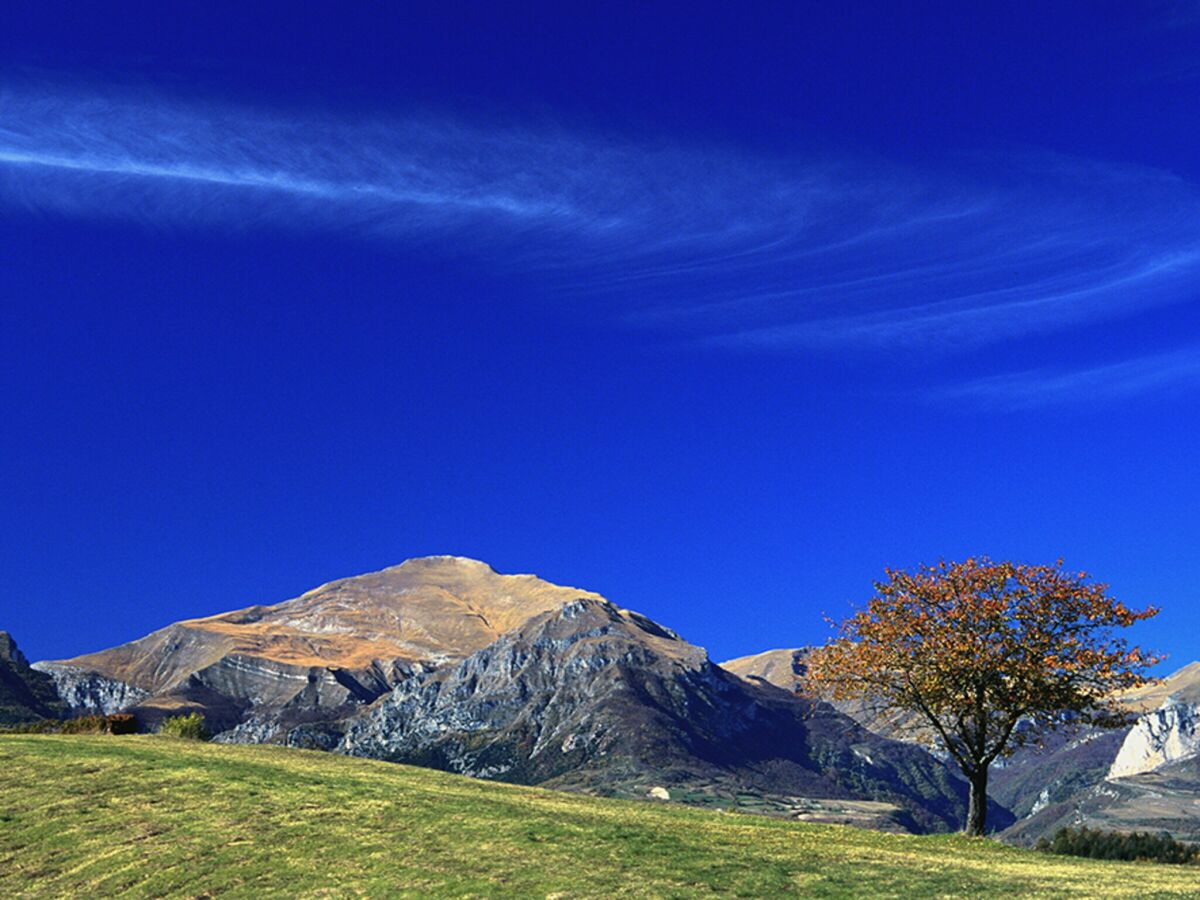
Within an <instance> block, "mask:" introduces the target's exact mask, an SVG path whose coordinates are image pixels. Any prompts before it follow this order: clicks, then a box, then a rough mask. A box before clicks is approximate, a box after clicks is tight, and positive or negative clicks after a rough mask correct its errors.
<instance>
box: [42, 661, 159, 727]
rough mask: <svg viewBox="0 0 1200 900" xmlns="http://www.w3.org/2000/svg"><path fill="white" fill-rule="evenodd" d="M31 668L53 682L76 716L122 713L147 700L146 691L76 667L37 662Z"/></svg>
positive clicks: (59, 694)
mask: <svg viewBox="0 0 1200 900" xmlns="http://www.w3.org/2000/svg"><path fill="white" fill-rule="evenodd" d="M33 668H34V669H36V670H37V671H38V672H42V673H44V674H45V675H47V676H48V677H49V678H50V679H51V680H52V681H53V683H54V687H55V690H56V691H57V693H58V696H59V697H61V698H62V701H63V702H64V703H65V704H66V705H67V707H68V708H69V709H70V711H71V712H72V713H75V714H77V715H78V714H85V713H96V714H100V715H110V714H112V713H118V712H125V711H126V710H128V709H129V708H130V707H132V706H134V705H136V704H137V703H138V701H140V700H142V699H143V698H144V697H146V692H145V691H142V690H139V689H138V688H135V687H134V686H133V685H130V684H126V683H125V682H123V681H117V680H115V679H112V678H106V677H105V676H103V675H100V674H99V673H97V672H89V671H87V670H86V669H81V668H79V667H77V666H68V665H62V664H59V663H52V662H38V663H34V664H33Z"/></svg>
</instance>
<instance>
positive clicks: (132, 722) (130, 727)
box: [108, 713, 138, 734]
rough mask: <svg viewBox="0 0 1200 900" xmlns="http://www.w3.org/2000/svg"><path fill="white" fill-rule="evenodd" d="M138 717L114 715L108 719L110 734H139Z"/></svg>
mask: <svg viewBox="0 0 1200 900" xmlns="http://www.w3.org/2000/svg"><path fill="white" fill-rule="evenodd" d="M137 730H138V721H137V716H135V715H133V714H132V713H113V714H112V715H110V716H109V717H108V733H109V734H137Z"/></svg>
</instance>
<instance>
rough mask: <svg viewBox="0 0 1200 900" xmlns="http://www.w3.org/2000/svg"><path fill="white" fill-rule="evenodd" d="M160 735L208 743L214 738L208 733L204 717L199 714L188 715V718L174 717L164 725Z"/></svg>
mask: <svg viewBox="0 0 1200 900" xmlns="http://www.w3.org/2000/svg"><path fill="white" fill-rule="evenodd" d="M159 733H160V734H165V735H168V736H170V737H177V738H187V739H188V740H192V741H207V740H208V739H209V738H210V737H212V735H211V734H209V733H208V726H207V724H205V722H204V716H202V715H200V713H198V712H194V713H188V714H187V715H186V716H172V717H171V718H169V719H167V720H166V721H165V722H163V723H162V727H161V728H159Z"/></svg>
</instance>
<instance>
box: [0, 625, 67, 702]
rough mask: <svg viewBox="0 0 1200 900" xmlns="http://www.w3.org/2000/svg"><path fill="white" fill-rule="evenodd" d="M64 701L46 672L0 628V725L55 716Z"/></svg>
mask: <svg viewBox="0 0 1200 900" xmlns="http://www.w3.org/2000/svg"><path fill="white" fill-rule="evenodd" d="M63 712H64V704H63V703H62V702H61V701H60V700H59V698H58V693H57V691H55V689H54V682H53V680H52V679H51V678H50V677H49V676H48V675H44V674H42V673H41V672H37V671H35V670H34V669H32V668H30V666H29V661H28V660H27V659H25V655H24V654H23V653H21V651H20V649H19V648H18V647H17V642H16V641H14V640H13V638H12V635H10V634H9V633H8V632H7V631H0V725H17V724H20V723H22V722H36V721H38V720H39V719H57V718H58V717H59V716H61V715H62V714H63Z"/></svg>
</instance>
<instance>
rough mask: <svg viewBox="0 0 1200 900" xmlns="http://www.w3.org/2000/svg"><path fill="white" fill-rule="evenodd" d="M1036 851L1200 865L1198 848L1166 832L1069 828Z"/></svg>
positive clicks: (1039, 846)
mask: <svg viewBox="0 0 1200 900" xmlns="http://www.w3.org/2000/svg"><path fill="white" fill-rule="evenodd" d="M1037 849H1038V850H1041V851H1043V852H1046V853H1062V854H1065V855H1067V856H1086V857H1088V858H1090V859H1126V860H1131V859H1138V860H1145V861H1148V862H1160V863H1198V862H1200V847H1195V846H1192V845H1190V844H1184V843H1181V842H1180V841H1176V840H1174V839H1172V837H1171V835H1169V834H1167V833H1166V832H1163V833H1162V834H1157V835H1155V834H1150V833H1149V832H1141V831H1134V832H1132V833H1126V832H1119V831H1100V830H1098V829H1097V830H1093V829H1091V828H1088V827H1086V826H1084V827H1083V828H1080V829H1079V830H1078V831H1076V830H1075V829H1073V828H1060V829H1059V830H1058V831H1057V832H1055V834H1054V838H1053V840H1049V841H1048V840H1046V839H1045V838H1042V839H1041V840H1039V841H1038V842H1037Z"/></svg>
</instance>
